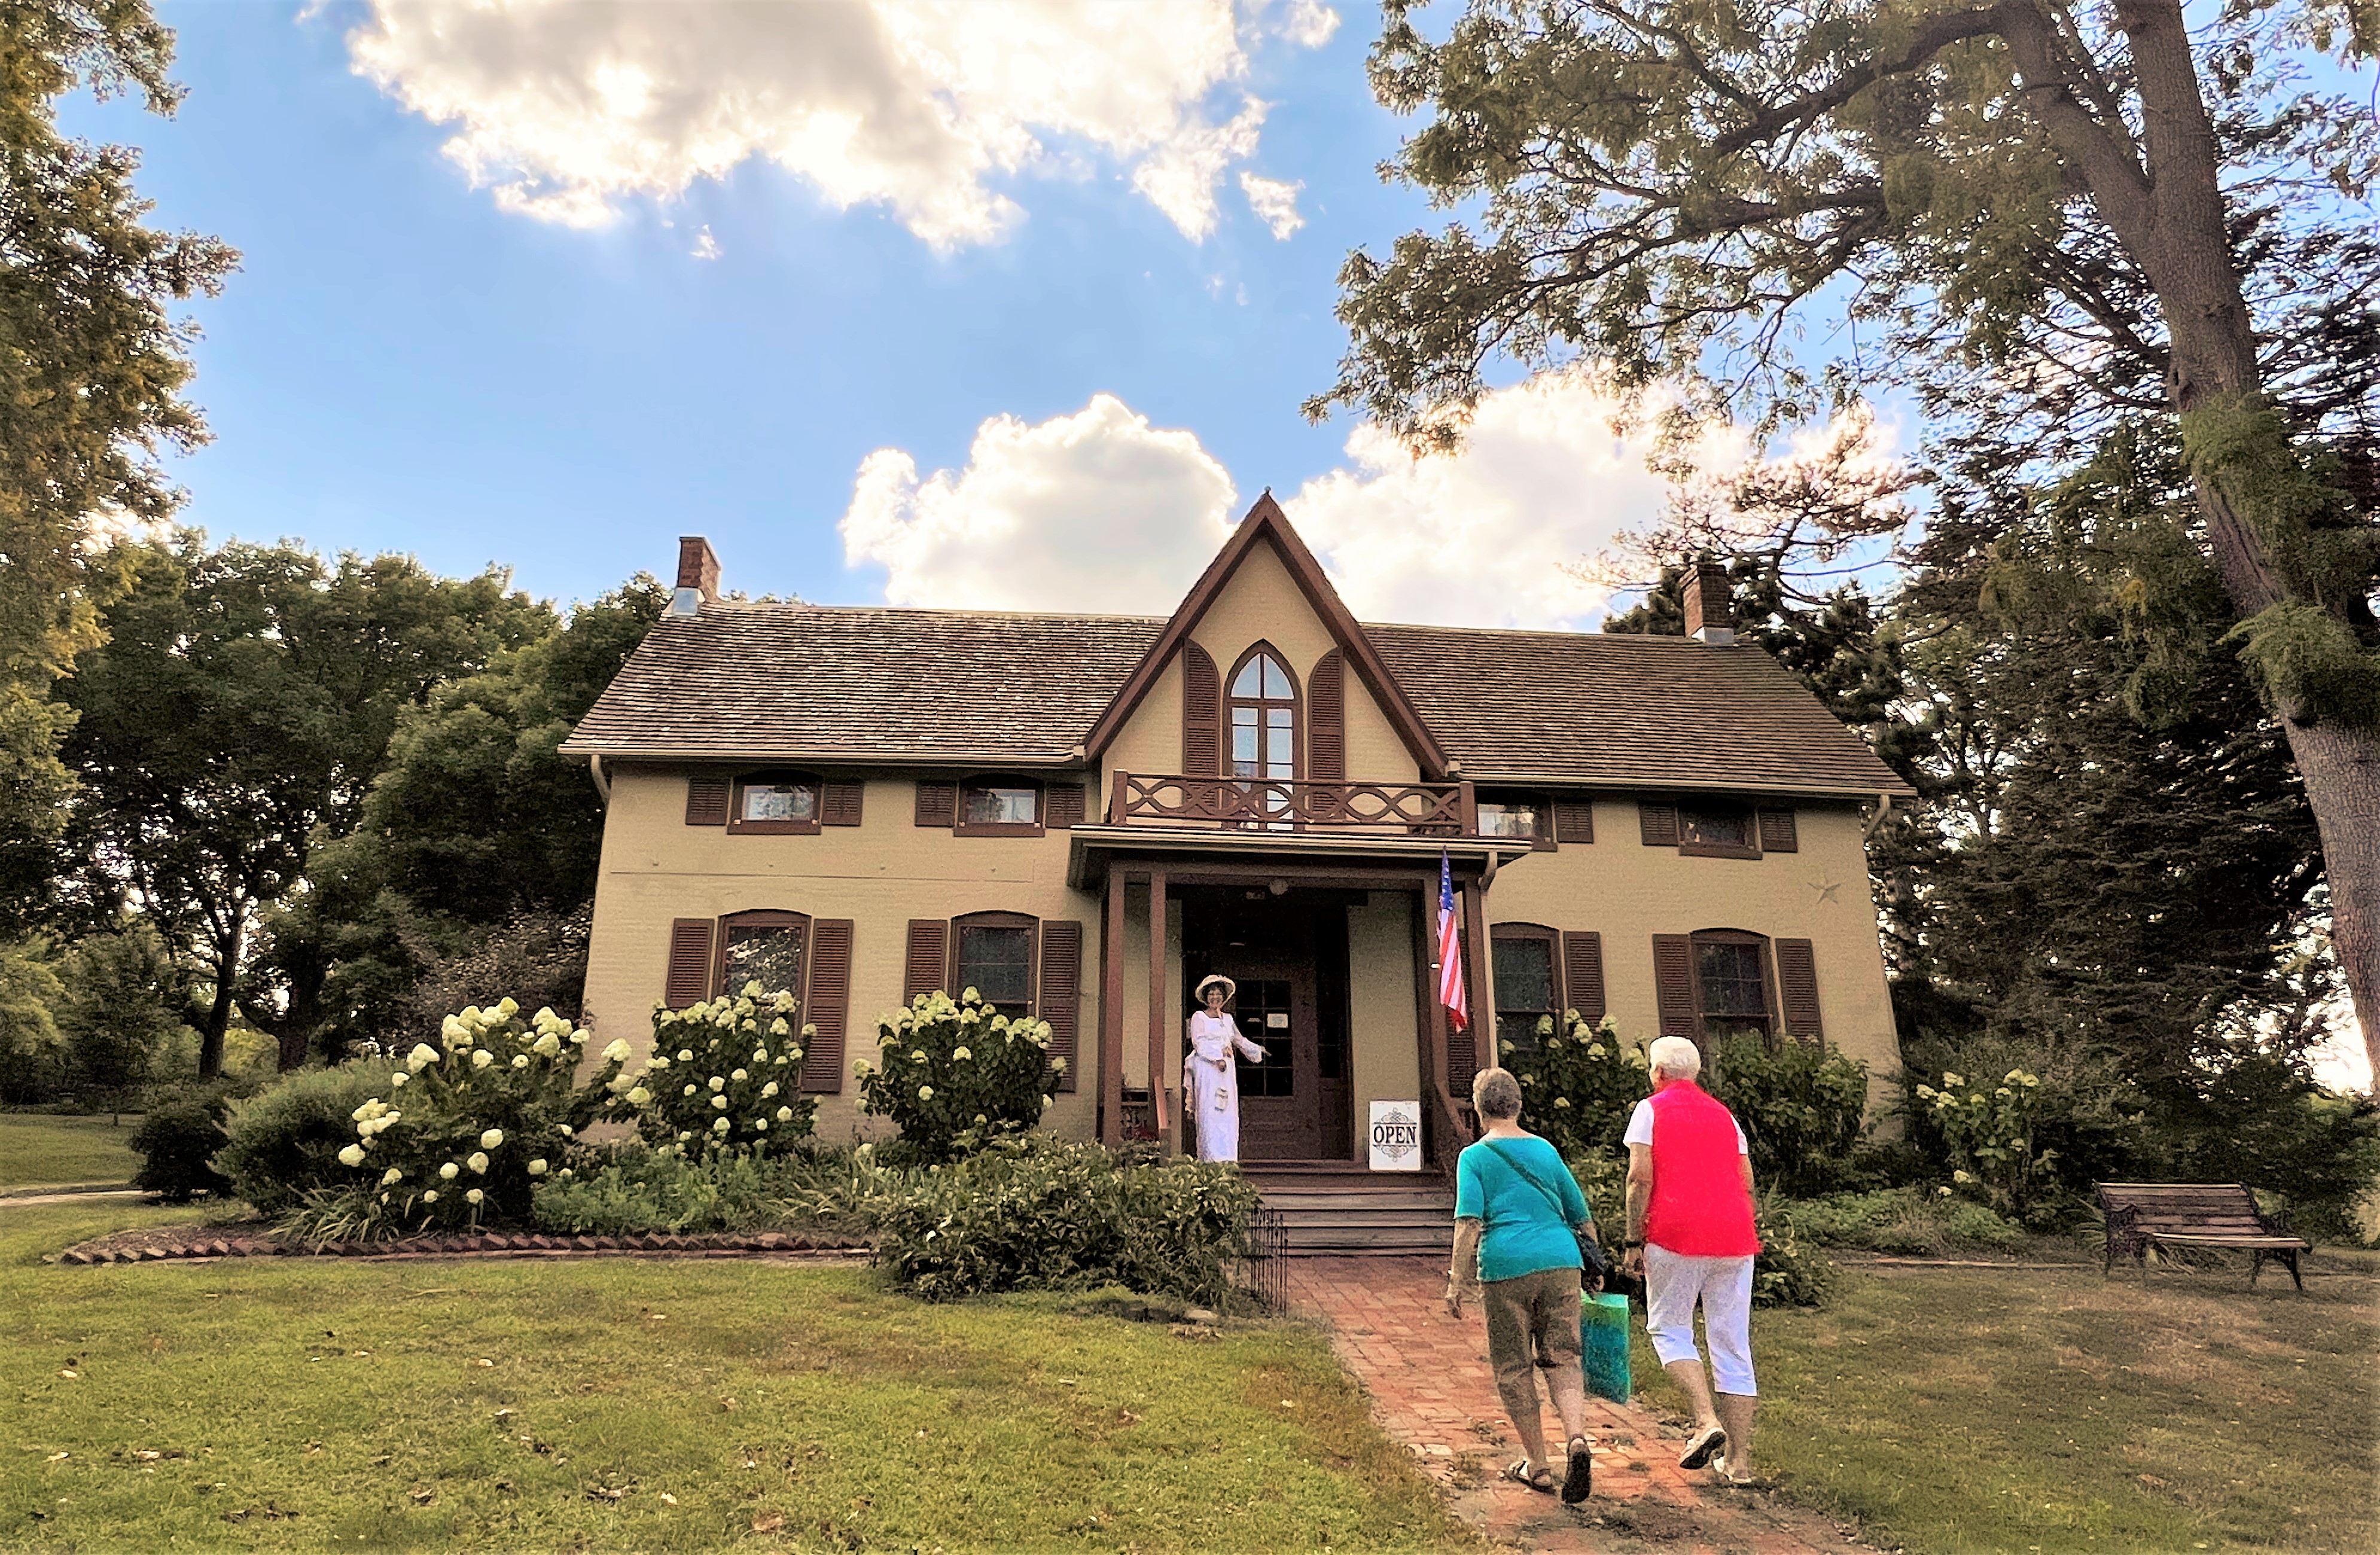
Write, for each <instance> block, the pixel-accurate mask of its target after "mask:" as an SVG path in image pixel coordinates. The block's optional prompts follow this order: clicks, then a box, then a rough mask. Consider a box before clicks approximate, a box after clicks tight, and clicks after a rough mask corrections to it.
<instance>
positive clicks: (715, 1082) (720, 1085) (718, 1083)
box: [710, 1075, 727, 1091]
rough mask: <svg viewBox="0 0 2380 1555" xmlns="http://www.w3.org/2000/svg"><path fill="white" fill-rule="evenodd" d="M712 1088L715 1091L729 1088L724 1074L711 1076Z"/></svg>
mask: <svg viewBox="0 0 2380 1555" xmlns="http://www.w3.org/2000/svg"><path fill="white" fill-rule="evenodd" d="M710 1088H711V1089H712V1090H714V1091H722V1090H725V1089H726V1088H727V1081H726V1079H725V1078H724V1077H723V1076H722V1075H712V1076H710Z"/></svg>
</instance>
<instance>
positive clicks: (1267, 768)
mask: <svg viewBox="0 0 2380 1555" xmlns="http://www.w3.org/2000/svg"><path fill="white" fill-rule="evenodd" d="M1232 775H1233V777H1241V778H1274V779H1281V780H1286V779H1289V778H1293V777H1295V776H1296V775H1297V683H1296V682H1295V681H1293V680H1291V679H1290V678H1289V670H1288V667H1287V666H1285V665H1284V664H1282V663H1281V661H1280V660H1278V659H1276V658H1274V657H1273V656H1272V655H1271V654H1270V653H1269V652H1266V651H1264V650H1257V651H1255V652H1253V653H1251V654H1250V655H1249V656H1248V658H1247V659H1246V660H1245V661H1244V662H1242V663H1241V665H1240V667H1239V668H1238V669H1237V670H1236V671H1235V672H1233V675H1232Z"/></svg>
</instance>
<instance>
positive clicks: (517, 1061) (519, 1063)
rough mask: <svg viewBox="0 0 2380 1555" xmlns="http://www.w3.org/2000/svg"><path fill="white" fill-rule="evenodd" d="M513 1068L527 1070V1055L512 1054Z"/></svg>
mask: <svg viewBox="0 0 2380 1555" xmlns="http://www.w3.org/2000/svg"><path fill="white" fill-rule="evenodd" d="M513 1067H514V1068H516V1069H526V1068H528V1054H527V1053H515V1054H513Z"/></svg>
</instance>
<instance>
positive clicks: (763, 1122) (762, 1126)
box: [752, 1118, 769, 1134]
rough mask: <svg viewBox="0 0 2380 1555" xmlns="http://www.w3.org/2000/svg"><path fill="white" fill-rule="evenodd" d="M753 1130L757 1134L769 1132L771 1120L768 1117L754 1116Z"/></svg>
mask: <svg viewBox="0 0 2380 1555" xmlns="http://www.w3.org/2000/svg"><path fill="white" fill-rule="evenodd" d="M752 1132H753V1133H755V1134H766V1133H768V1132H769V1120H768V1119H766V1118H754V1119H753V1120H752Z"/></svg>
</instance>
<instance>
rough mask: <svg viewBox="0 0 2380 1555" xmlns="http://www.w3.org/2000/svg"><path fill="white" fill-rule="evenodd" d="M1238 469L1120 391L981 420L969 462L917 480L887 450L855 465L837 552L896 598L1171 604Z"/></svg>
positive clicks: (1202, 556)
mask: <svg viewBox="0 0 2380 1555" xmlns="http://www.w3.org/2000/svg"><path fill="white" fill-rule="evenodd" d="M1233 497H1234V492H1233V488H1232V478H1231V476H1230V475H1229V474H1227V473H1226V472H1225V471H1224V469H1223V467H1222V466H1221V465H1220V464H1219V463H1217V462H1216V460H1215V458H1214V457H1213V456H1211V455H1209V454H1208V452H1207V451H1206V450H1205V449H1204V448H1201V447H1200V446H1199V445H1198V440H1197V438H1196V437H1195V436H1193V435H1192V434H1191V433H1189V432H1186V431H1160V430H1158V429H1156V428H1153V427H1151V426H1150V425H1149V424H1148V419H1147V417H1144V416H1141V415H1139V414H1137V413H1135V411H1134V410H1133V409H1132V408H1131V407H1128V406H1126V405H1125V404H1124V403H1123V401H1122V400H1120V399H1117V398H1116V397H1115V396H1114V395H1093V396H1092V397H1091V402H1090V403H1089V404H1088V405H1087V406H1085V407H1083V408H1082V409H1081V410H1078V411H1076V412H1075V414H1073V415H1071V416H1058V417H1053V418H1051V419H1049V420H1047V421H1043V422H1041V423H1039V424H1038V425H1036V426H1027V425H1026V423H1025V422H1023V421H1021V420H1018V419H1016V418H1014V417H1013V416H995V417H993V418H992V419H990V420H988V421H986V422H984V423H983V424H982V425H981V426H980V427H977V429H976V434H975V443H974V446H973V447H971V448H970V449H968V451H967V463H966V468H965V469H962V470H956V471H953V470H947V469H945V470H937V471H936V472H935V473H934V474H933V475H932V476H931V477H930V478H929V479H927V480H922V481H921V480H919V479H918V478H917V461H916V460H914V459H912V458H911V457H910V456H908V455H907V454H905V453H903V452H902V451H901V450H899V449H897V448H882V449H879V450H877V451H876V452H875V453H873V454H870V455H868V457H867V459H866V460H865V461H864V462H862V463H861V465H860V467H859V477H858V480H857V481H856V483H855V484H854V487H853V490H852V494H851V506H850V509H849V510H848V511H847V512H845V513H844V516H843V524H842V530H843V548H844V561H845V563H847V564H848V565H852V566H863V565H880V566H882V567H884V568H885V569H886V572H887V574H888V576H887V577H886V579H885V584H884V598H885V600H886V601H888V602H890V603H892V604H900V605H944V606H957V607H962V608H967V609H977V610H1056V611H1086V612H1092V613H1109V612H1114V613H1164V612H1167V611H1170V610H1172V608H1173V607H1174V606H1175V605H1176V604H1178V603H1180V602H1181V600H1182V595H1183V594H1184V592H1185V591H1186V590H1187V589H1189V587H1190V583H1191V581H1192V580H1193V579H1194V578H1196V577H1197V576H1198V573H1199V571H1200V570H1201V569H1202V568H1204V567H1205V566H1206V565H1207V564H1208V562H1209V561H1210V560H1212V559H1213V557H1214V554H1215V551H1216V548H1217V547H1219V546H1220V545H1221V544H1222V543H1223V541H1224V539H1225V538H1226V536H1228V535H1229V533H1230V531H1231V520H1232V519H1233V518H1234V517H1236V516H1238V515H1237V513H1236V511H1235V510H1234V507H1233Z"/></svg>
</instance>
